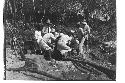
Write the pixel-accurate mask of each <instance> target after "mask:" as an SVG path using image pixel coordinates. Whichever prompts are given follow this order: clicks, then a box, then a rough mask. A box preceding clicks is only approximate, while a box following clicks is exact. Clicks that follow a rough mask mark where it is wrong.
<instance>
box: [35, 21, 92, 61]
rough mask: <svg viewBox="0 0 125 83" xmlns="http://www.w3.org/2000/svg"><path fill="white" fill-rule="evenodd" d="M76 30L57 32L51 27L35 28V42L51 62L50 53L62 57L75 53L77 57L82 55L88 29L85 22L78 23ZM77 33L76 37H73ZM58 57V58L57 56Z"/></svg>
mask: <svg viewBox="0 0 125 83" xmlns="http://www.w3.org/2000/svg"><path fill="white" fill-rule="evenodd" d="M77 25H79V26H78V29H77V31H75V30H70V31H66V30H57V29H56V28H52V27H43V28H42V30H41V29H40V27H37V29H36V31H35V38H36V41H37V43H38V45H39V47H40V49H41V50H42V51H44V52H45V54H46V56H48V57H49V59H50V61H53V58H52V57H53V55H52V52H54V51H55V52H56V53H58V52H59V53H60V54H61V55H63V56H64V57H65V56H67V54H68V55H70V53H71V52H72V51H75V52H76V53H77V54H78V55H79V54H82V53H83V51H84V50H83V46H84V42H85V40H86V39H87V40H88V35H89V33H90V27H89V25H88V24H87V22H85V21H83V22H79V23H78V24H77ZM76 33H77V35H75V34H76ZM57 57H58V56H57Z"/></svg>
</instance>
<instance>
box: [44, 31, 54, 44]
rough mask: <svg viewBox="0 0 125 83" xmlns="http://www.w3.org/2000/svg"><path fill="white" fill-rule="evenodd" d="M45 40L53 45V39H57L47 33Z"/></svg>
mask: <svg viewBox="0 0 125 83" xmlns="http://www.w3.org/2000/svg"><path fill="white" fill-rule="evenodd" d="M43 39H44V41H45V42H46V43H51V39H53V40H55V39H56V38H55V37H54V35H53V34H52V33H46V34H45V35H44V36H43Z"/></svg>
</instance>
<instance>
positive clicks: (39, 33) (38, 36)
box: [35, 31, 42, 43]
mask: <svg viewBox="0 0 125 83" xmlns="http://www.w3.org/2000/svg"><path fill="white" fill-rule="evenodd" d="M35 38H36V39H37V42H38V43H39V41H40V40H41V39H42V36H41V31H35Z"/></svg>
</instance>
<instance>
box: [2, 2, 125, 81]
mask: <svg viewBox="0 0 125 83" xmlns="http://www.w3.org/2000/svg"><path fill="white" fill-rule="evenodd" d="M116 1H117V3H116V4H117V35H118V36H117V42H118V43H117V76H116V77H117V79H116V81H78V82H86V83H90V82H94V83H97V82H106V83H108V82H110V83H115V82H117V83H124V79H125V75H124V74H125V72H124V71H125V69H124V66H125V64H124V61H125V60H124V59H125V50H124V49H125V48H124V46H125V45H124V44H125V41H124V39H125V34H124V33H125V21H124V19H125V17H124V16H125V9H124V8H125V3H124V2H125V1H124V0H116ZM3 4H4V0H0V25H1V28H0V55H1V56H0V67H1V68H0V79H1V80H3V78H4V74H3V71H4V65H3V41H4V31H3ZM1 80H0V82H1V83H3V82H5V83H8V82H12V83H16V82H18V83H22V82H24V83H27V82H28V83H29V82H33V83H34V82H40V81H19V80H18V81H7V80H4V81H1ZM41 82H50V81H41ZM52 82H53V83H55V81H52ZM56 82H59V81H56ZM62 82H66V81H62ZM69 82H70V81H68V83H69ZM71 82H73V81H71ZM74 82H76V81H74Z"/></svg>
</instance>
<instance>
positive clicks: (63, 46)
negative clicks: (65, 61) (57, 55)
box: [57, 33, 72, 55]
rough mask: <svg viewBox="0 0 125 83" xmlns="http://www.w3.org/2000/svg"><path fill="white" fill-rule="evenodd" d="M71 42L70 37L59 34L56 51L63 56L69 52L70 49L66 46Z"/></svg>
mask: <svg viewBox="0 0 125 83" xmlns="http://www.w3.org/2000/svg"><path fill="white" fill-rule="evenodd" d="M69 41H71V37H69V36H68V35H66V34H63V33H61V34H60V38H59V40H58V42H57V49H58V50H59V51H60V52H61V54H62V55H64V54H65V53H66V52H69V51H71V50H72V49H71V48H70V47H69V46H68V45H67V44H68V42H69Z"/></svg>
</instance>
